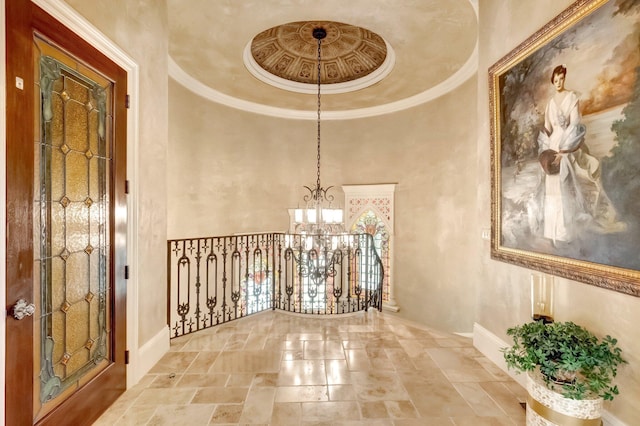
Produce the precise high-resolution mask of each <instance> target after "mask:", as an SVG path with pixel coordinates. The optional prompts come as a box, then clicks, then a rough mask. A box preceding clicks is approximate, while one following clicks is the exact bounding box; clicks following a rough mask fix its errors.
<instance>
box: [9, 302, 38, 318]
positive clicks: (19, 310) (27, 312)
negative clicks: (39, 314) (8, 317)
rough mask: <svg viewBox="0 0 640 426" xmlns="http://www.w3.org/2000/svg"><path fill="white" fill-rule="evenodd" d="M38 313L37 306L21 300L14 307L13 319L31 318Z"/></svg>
mask: <svg viewBox="0 0 640 426" xmlns="http://www.w3.org/2000/svg"><path fill="white" fill-rule="evenodd" d="M35 311H36V305H34V304H33V303H27V301H26V300H24V299H20V300H18V301H17V302H16V304H15V305H13V317H14V318H15V319H17V320H21V319H22V318H24V317H30V316H31V315H33V313H34V312H35Z"/></svg>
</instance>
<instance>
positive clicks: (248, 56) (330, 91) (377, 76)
mask: <svg viewBox="0 0 640 426" xmlns="http://www.w3.org/2000/svg"><path fill="white" fill-rule="evenodd" d="M251 43H252V41H249V43H247V45H246V46H245V48H244V51H243V53H242V59H243V62H244V66H245V67H246V68H247V71H249V72H250V73H251V75H253V76H254V77H255V78H257V79H258V80H260V81H262V82H263V83H266V84H269V85H271V86H274V87H277V88H278V89H283V90H288V91H290V92H296V93H304V94H314V93H317V92H318V85H317V84H310V83H300V82H298V81H292V80H287V79H285V78H282V77H279V76H277V75H275V74H272V73H270V72H269V71H267V70H265V69H264V68H262V67H261V66H260V64H258V63H257V62H256V60H255V58H254V57H253V54H252V53H251ZM384 43H385V45H386V48H387V55H386V57H385V59H384V61H383V62H382V64H380V66H379V67H378V68H377V69H375V70H374V71H372V72H370V73H369V74H367V75H365V76H364V77H360V78H357V79H354V80H350V81H345V82H343V83H331V84H323V85H322V94H326V95H335V94H340V93H348V92H354V91H356V90H360V89H364V88H366V87H369V86H372V85H374V84H376V83H377V82H379V81H380V80H382V79H383V78H385V77H386V76H388V75H389V73H391V71H392V70H393V66H394V65H395V62H396V55H395V52H394V51H393V49H392V48H391V46H390V45H389V43H387V41H386V40H385V41H384Z"/></svg>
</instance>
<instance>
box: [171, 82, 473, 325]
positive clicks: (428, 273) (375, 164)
mask: <svg viewBox="0 0 640 426" xmlns="http://www.w3.org/2000/svg"><path fill="white" fill-rule="evenodd" d="M476 87H477V83H476V81H475V78H472V79H470V80H469V81H467V82H466V83H464V84H462V85H461V86H460V87H459V88H458V89H456V90H454V91H453V92H451V93H450V94H448V95H445V96H442V97H440V98H438V99H436V100H434V101H432V102H430V103H427V104H424V105H421V106H418V107H414V108H410V109H407V110H405V111H402V112H397V113H394V114H388V115H384V116H380V117H375V118H367V119H354V120H340V121H333V120H332V121H325V122H322V126H321V130H322V153H321V162H322V183H323V185H324V186H328V185H335V186H336V187H338V188H339V187H340V185H342V184H365V183H397V184H398V185H397V187H396V201H395V205H396V223H395V230H396V240H395V250H396V255H395V259H396V260H395V271H396V272H395V274H396V275H395V295H396V300H397V302H398V304H399V305H400V308H401V311H400V315H402V316H404V317H407V318H410V319H413V320H416V321H419V322H421V323H424V324H429V325H430V326H433V327H436V328H439V329H442V330H450V331H470V330H471V328H472V325H473V321H474V309H473V308H474V287H475V278H474V277H476V276H477V275H478V266H477V265H478V261H477V260H476V259H477V256H476V255H475V253H477V250H478V249H479V248H480V245H479V243H480V234H479V232H475V231H474V229H476V228H477V226H475V224H474V220H475V219H476V215H475V197H476V187H477V185H476V177H477V172H476V152H475V140H476V138H475V118H474V117H475V105H476V101H475V96H476ZM169 99H170V103H169V117H170V121H169V141H170V142H169V156H168V158H169V169H168V175H169V176H170V179H169V195H168V206H169V207H168V212H169V213H168V234H169V238H180V237H193V236H211V235H225V234H230V233H235V232H255V231H284V230H286V228H287V226H288V215H287V211H286V209H287V208H293V207H296V206H298V205H299V203H300V202H301V199H302V196H303V195H304V193H305V191H306V190H304V189H303V188H302V186H303V185H310V184H313V183H314V182H315V167H316V154H315V150H316V136H315V135H316V123H315V122H314V121H304V120H287V119H279V118H273V117H267V116H262V115H257V114H252V113H247V112H243V111H239V110H236V109H233V108H229V107H225V106H221V105H219V104H215V103H212V102H210V101H207V100H205V99H203V98H200V97H198V96H197V95H194V94H193V93H192V92H190V91H189V90H187V89H185V88H184V87H182V86H180V85H179V84H178V83H176V82H174V81H173V80H170V83H169ZM460 99H463V100H464V101H463V102H460ZM336 195H337V196H338V197H337V198H338V199H343V194H342V193H338V192H337V193H336Z"/></svg>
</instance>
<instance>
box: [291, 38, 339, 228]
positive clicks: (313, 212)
mask: <svg viewBox="0 0 640 426" xmlns="http://www.w3.org/2000/svg"><path fill="white" fill-rule="evenodd" d="M312 34H313V38H314V39H316V40H317V41H318V62H317V80H316V81H317V88H318V91H317V121H316V123H317V134H316V140H317V169H316V184H315V186H314V187H310V186H305V188H306V189H307V190H308V191H309V193H308V194H306V195H305V196H304V201H305V204H306V208H304V209H300V208H298V209H295V212H294V222H295V230H296V232H300V233H304V234H311V235H317V236H320V235H329V234H339V233H344V223H343V212H342V209H339V208H333V207H332V206H331V203H332V202H333V201H334V196H333V195H331V194H330V193H329V191H330V190H331V188H333V187H332V186H328V187H326V188H325V187H323V186H322V183H321V181H320V144H321V132H320V110H321V105H322V104H321V93H320V91H321V87H322V79H321V74H322V72H321V71H322V40H323V39H325V38H326V37H327V31H326V30H325V29H324V28H323V27H314V28H313V30H312Z"/></svg>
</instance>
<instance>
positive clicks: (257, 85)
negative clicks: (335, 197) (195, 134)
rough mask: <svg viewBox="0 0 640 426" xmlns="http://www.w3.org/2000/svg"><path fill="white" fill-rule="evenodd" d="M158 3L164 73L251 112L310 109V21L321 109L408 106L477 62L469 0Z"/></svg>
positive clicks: (369, 111) (350, 114)
mask: <svg viewBox="0 0 640 426" xmlns="http://www.w3.org/2000/svg"><path fill="white" fill-rule="evenodd" d="M392 3H393V4H392ZM167 4H168V9H169V55H170V58H169V64H170V66H169V74H170V76H171V78H173V79H174V80H176V81H177V82H178V83H180V84H182V85H183V86H185V87H187V88H188V89H189V90H192V91H194V92H195V93H197V94H199V95H200V96H203V97H205V98H208V99H210V100H211V101H214V102H219V103H222V104H225V105H228V106H231V107H234V108H240V109H243V110H246V111H251V112H255V113H260V114H267V115H271V116H278V117H287V118H304V119H315V118H316V101H315V94H314V93H316V90H317V87H315V88H314V85H315V82H316V80H315V79H316V78H317V71H316V69H317V62H316V61H317V41H316V40H315V39H313V36H312V35H311V29H312V27H314V26H316V25H318V24H320V26H322V27H323V28H325V29H326V30H327V37H326V39H324V40H323V42H322V43H323V44H322V64H323V70H324V71H323V73H326V75H325V76H323V73H321V76H323V77H322V78H323V85H322V117H323V119H348V118H357V117H368V116H375V115H379V114H385V113H389V112H394V111H399V110H402V109H406V108H410V107H412V106H415V105H418V104H421V103H424V102H428V101H430V100H432V99H435V98H437V97H438V96H441V95H443V94H445V93H447V92H449V91H451V90H453V89H455V88H456V87H458V86H459V85H460V84H462V83H464V82H465V81H466V80H468V78H470V77H472V76H473V75H475V72H476V71H477V51H476V49H477V46H476V44H477V15H476V9H477V0H404V1H402V2H400V3H396V2H382V1H374V0H349V1H344V0H326V1H322V2H311V1H307V0H220V1H211V0H189V2H187V3H185V2H184V1H183V0H167ZM185 4H188V7H185ZM307 30H308V31H307ZM325 83H326V84H325ZM311 89H312V90H311Z"/></svg>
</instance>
